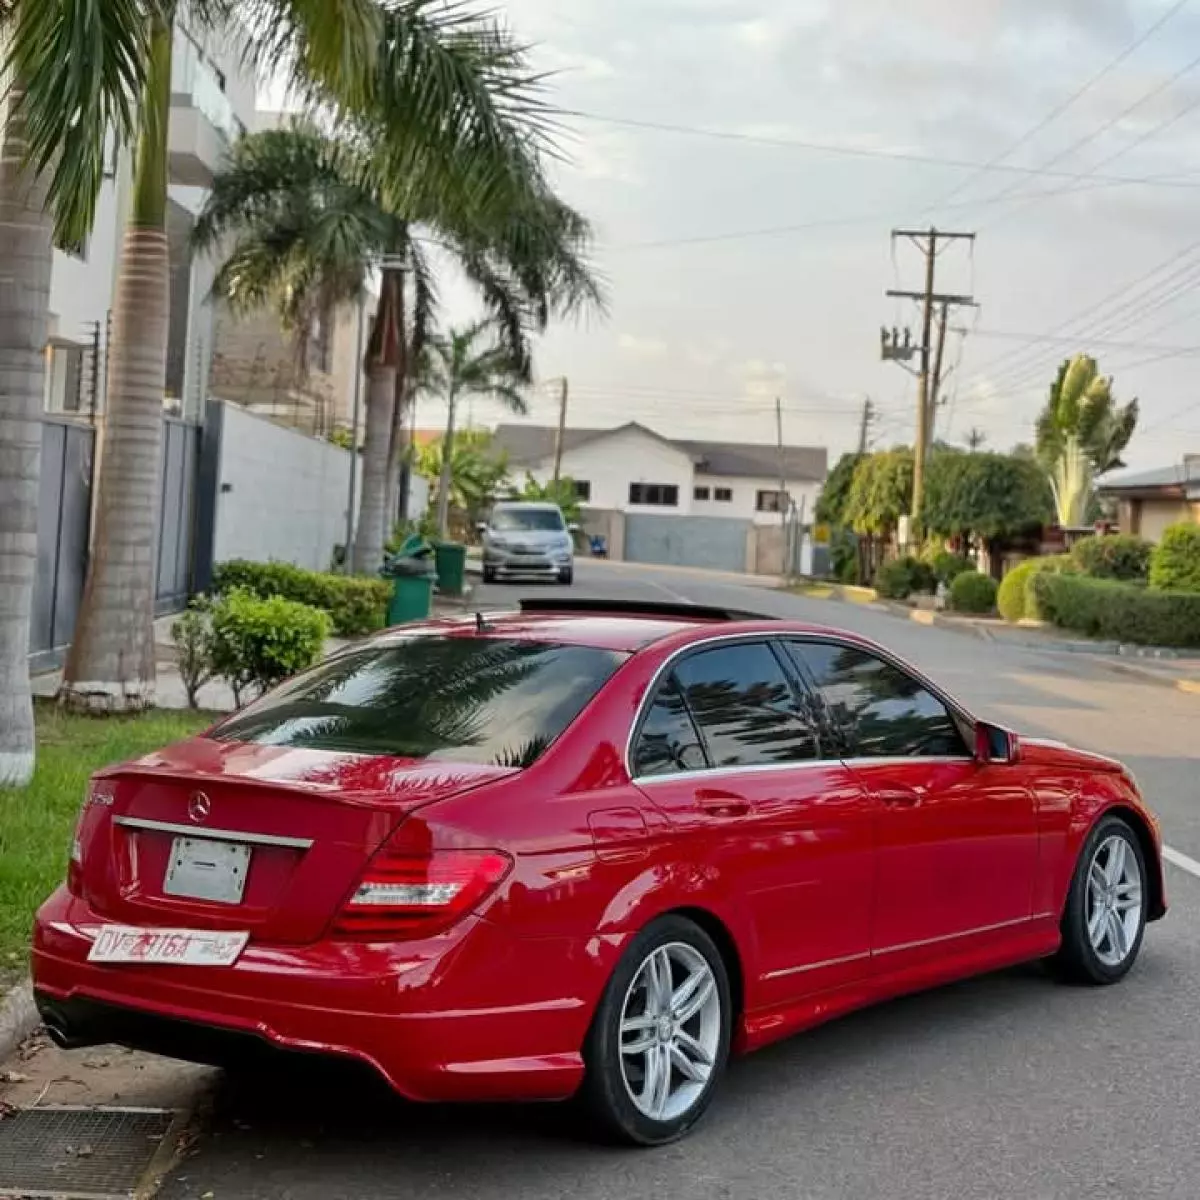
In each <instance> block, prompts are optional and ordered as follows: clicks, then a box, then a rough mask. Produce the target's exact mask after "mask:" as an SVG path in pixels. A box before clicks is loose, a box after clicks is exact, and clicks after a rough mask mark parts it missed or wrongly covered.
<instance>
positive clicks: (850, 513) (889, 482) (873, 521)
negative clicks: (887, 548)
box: [844, 446, 913, 537]
mask: <svg viewBox="0 0 1200 1200" xmlns="http://www.w3.org/2000/svg"><path fill="white" fill-rule="evenodd" d="M912 484H913V456H912V451H911V450H910V449H908V447H906V446H902V447H898V448H896V449H895V450H885V451H881V452H880V453H878V454H871V455H868V456H867V457H866V458H864V459H863V460H862V461H861V462H860V463H859V464H858V465H857V467H856V468H855V470H854V477H853V480H852V482H851V484H850V494H849V496H848V498H847V501H846V507H845V511H844V519H845V520H846V522H847V523H848V524H849V525H850V527H851V528H852V529H853V530H854V532H855V533H863V534H870V535H872V536H875V537H888V536H890V535H891V533H892V532H893V530H895V528H896V527H897V525H898V524H899V523H900V518H901V517H902V516H905V515H907V513H908V511H909V509H910V508H911V506H912Z"/></svg>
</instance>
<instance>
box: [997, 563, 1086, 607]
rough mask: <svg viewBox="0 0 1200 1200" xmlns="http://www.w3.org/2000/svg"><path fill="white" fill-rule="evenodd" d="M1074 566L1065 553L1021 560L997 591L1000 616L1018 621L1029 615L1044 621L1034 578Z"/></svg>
mask: <svg viewBox="0 0 1200 1200" xmlns="http://www.w3.org/2000/svg"><path fill="white" fill-rule="evenodd" d="M1070 566H1071V560H1070V558H1069V557H1068V556H1067V555H1065V554H1048V555H1046V556H1045V557H1044V558H1027V559H1025V560H1024V562H1019V563H1018V564H1017V565H1016V566H1015V567H1013V569H1012V570H1011V571H1009V573H1008V574H1007V575H1005V577H1004V579H1003V580H1002V581H1001V583H1000V590H999V591H998V592H997V593H996V607H997V608H998V609H999V610H1000V615H1001V616H1002V617H1003V618H1004V619H1005V620H1006V621H1012V622H1014V623H1015V622H1017V621H1020V620H1023V619H1025V618H1027V617H1028V618H1032V619H1033V620H1035V621H1036V620H1040V617H1039V615H1038V608H1037V599H1036V597H1035V596H1034V594H1033V588H1032V586H1031V585H1032V580H1033V577H1034V576H1035V575H1038V574H1040V573H1041V572H1042V571H1062V570H1064V569H1066V568H1068V567H1070Z"/></svg>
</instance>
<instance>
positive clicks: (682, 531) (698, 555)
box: [625, 513, 752, 571]
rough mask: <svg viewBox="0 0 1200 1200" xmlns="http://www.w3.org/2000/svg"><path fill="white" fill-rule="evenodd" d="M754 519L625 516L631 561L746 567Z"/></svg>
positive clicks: (718, 568)
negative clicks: (748, 539) (748, 544)
mask: <svg viewBox="0 0 1200 1200" xmlns="http://www.w3.org/2000/svg"><path fill="white" fill-rule="evenodd" d="M751 527H752V522H750V521H743V520H738V519H737V518H734V517H682V516H680V517H668V516H661V517H660V516H658V515H657V514H652V513H630V514H628V515H627V516H626V517H625V559H626V561H627V562H640V563H662V564H663V565H664V566H672V567H702V568H705V569H707V570H711V571H745V570H746V539H747V537H748V536H749V533H750V529H751Z"/></svg>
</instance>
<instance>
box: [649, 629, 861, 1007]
mask: <svg viewBox="0 0 1200 1200" xmlns="http://www.w3.org/2000/svg"><path fill="white" fill-rule="evenodd" d="M806 698H807V693H806V692H802V691H799V690H797V687H796V680H795V678H794V677H792V676H791V675H790V673H789V672H788V670H786V669H785V665H784V662H783V659H782V657H781V655H780V654H779V653H778V652H777V650H776V649H775V648H773V646H772V645H771V644H770V643H768V642H767V641H765V640H750V641H738V642H724V643H722V644H720V645H714V646H711V647H707V648H701V649H697V650H695V651H692V652H690V653H688V654H687V655H685V656H683V657H682V658H680V659H679V660H678V661H677V662H676V663H675V664H674V667H673V669H672V670H671V671H670V672H669V673H668V674H667V675H666V676H665V677H664V678H663V679H662V680H661V681H660V683H659V685H658V689H657V692H656V694H655V696H654V698H653V700H652V702H651V704H650V706H649V708H648V710H647V714H646V717H645V720H644V722H643V724H642V726H641V729H640V731H639V733H638V735H637V737H636V739H635V743H634V764H633V769H634V774H635V776H636V782H637V784H638V786H639V787H640V788H641V789H642V790H643V791H644V792H645V794H646V795H647V796H648V797H649V798H650V799H651V800H652V801H653V802H654V804H655V805H657V806H658V807H659V808H660V809H661V810H663V811H664V812H665V813H666V814H667V816H668V817H669V819H670V820H671V822H672V824H673V825H674V826H675V827H676V830H677V831H678V835H679V836H680V837H681V838H682V839H684V845H683V846H682V847H681V855H680V856H681V859H682V861H684V862H687V863H689V864H694V866H693V869H695V870H697V871H703V870H704V869H705V867H706V866H708V867H711V868H713V870H714V875H715V880H716V886H719V887H724V888H725V889H727V891H728V892H729V893H730V894H731V896H732V898H733V900H734V902H736V903H740V904H743V905H745V908H746V910H747V911H748V914H749V916H750V919H751V920H752V923H753V928H754V933H755V939H756V943H757V946H756V951H757V952H756V955H755V960H754V962H753V970H754V971H755V974H756V976H757V983H758V986H757V988H756V989H755V995H756V997H757V999H758V1001H759V1002H760V1003H761V1004H763V1005H764V1006H769V1005H772V1004H776V1003H781V1002H785V1001H787V1000H789V999H792V998H795V997H797V996H801V995H805V994H808V993H811V992H818V991H823V990H825V989H827V988H829V987H834V986H837V985H839V984H844V983H847V982H852V981H854V980H856V979H859V978H862V977H864V976H865V975H866V971H867V960H868V956H869V950H870V941H869V933H870V915H871V878H872V861H871V859H872V851H871V842H870V833H871V830H870V821H871V816H870V801H869V800H868V799H867V797H866V796H865V794H864V792H863V789H862V788H861V786H860V785H859V784H858V782H857V781H856V780H855V778H854V776H853V775H852V773H851V772H850V771H849V770H848V769H847V768H846V767H845V766H844V765H843V764H842V763H841V762H839V761H838V760H837V759H836V758H834V759H832V760H829V759H826V758H825V757H824V753H823V747H822V744H821V740H820V736H819V730H818V728H817V726H816V724H815V722H814V719H813V706H812V704H811V703H805V700H806ZM709 885H710V884H709V882H707V881H706V886H709Z"/></svg>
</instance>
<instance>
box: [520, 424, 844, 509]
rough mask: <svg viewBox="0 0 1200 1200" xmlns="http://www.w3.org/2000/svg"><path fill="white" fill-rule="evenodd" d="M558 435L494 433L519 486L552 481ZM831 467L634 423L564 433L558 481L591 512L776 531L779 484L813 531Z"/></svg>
mask: <svg viewBox="0 0 1200 1200" xmlns="http://www.w3.org/2000/svg"><path fill="white" fill-rule="evenodd" d="M555 433H556V431H555V429H554V428H552V427H551V426H548V425H501V426H500V427H499V428H498V429H497V430H496V445H497V446H498V447H499V448H501V449H503V450H504V452H505V453H506V455H507V456H508V462H509V466H510V468H511V474H512V477H513V481H514V482H515V483H518V484H519V483H520V480H521V478H522V476H523V474H524V472H526V471H528V472H529V474H531V475H532V476H533V477H534V478H535V479H537V480H539V481H540V482H545V481H546V480H549V479H550V478H552V477H553V473H554V440H555ZM828 462H829V455H828V451H827V450H826V449H825V448H824V447H814V446H785V447H784V448H783V455H782V462H781V456H780V452H779V449H778V447H776V446H769V445H762V444H757V443H749V442H701V441H693V440H690V439H681V438H680V439H677V438H668V437H664V436H662V435H661V434H659V433H656V432H655V431H654V430H652V429H649V428H647V427H646V426H645V425H640V424H638V423H637V422H630V423H629V424H627V425H621V426H619V427H617V428H615V429H567V430H566V431H565V432H564V435H563V454H562V468H561V475H562V476H563V477H564V478H568V479H571V480H573V481H574V482H575V485H576V488H577V490H578V493H579V498H580V501H581V503H582V504H583V505H585V506H586V507H588V508H594V509H607V510H610V511H617V512H622V513H627V514H629V513H655V514H660V515H664V516H667V515H678V516H708V517H736V518H741V519H743V520H750V521H753V522H754V523H755V524H758V525H779V524H780V523H781V520H782V518H781V516H780V513H781V511H782V510H783V509H784V508H785V507H786V506H785V505H781V504H780V499H779V491H780V488H779V484H780V478H781V476H782V478H783V479H784V480H785V482H786V484H787V495H788V496H789V497H790V499H791V502H792V503H794V504H795V505H796V510H797V512H798V514H800V517H801V519H802V520H804V521H805V522H806V523H809V522H811V521H812V519H813V512H814V510H815V508H816V503H817V497H818V496H819V495H820V492H821V486H822V484H823V483H824V482H825V477H826V475H827V474H828ZM781 467H782V470H781Z"/></svg>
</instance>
